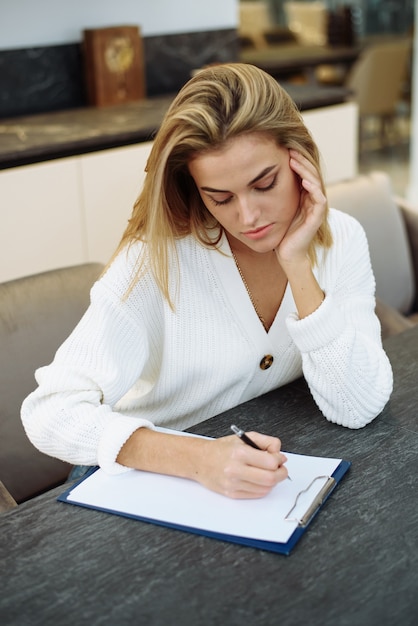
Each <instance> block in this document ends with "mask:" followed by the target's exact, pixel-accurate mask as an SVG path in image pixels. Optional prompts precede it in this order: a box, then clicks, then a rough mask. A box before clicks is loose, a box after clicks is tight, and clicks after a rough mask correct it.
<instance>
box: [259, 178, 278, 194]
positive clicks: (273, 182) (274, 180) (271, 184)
mask: <svg viewBox="0 0 418 626" xmlns="http://www.w3.org/2000/svg"><path fill="white" fill-rule="evenodd" d="M276 184H277V173H276V174H274V176H273V178H272V180H271V182H267V184H266V185H265V186H264V187H254V189H255V190H256V191H261V192H262V193H263V192H265V191H270V189H274V187H275V186H276Z"/></svg>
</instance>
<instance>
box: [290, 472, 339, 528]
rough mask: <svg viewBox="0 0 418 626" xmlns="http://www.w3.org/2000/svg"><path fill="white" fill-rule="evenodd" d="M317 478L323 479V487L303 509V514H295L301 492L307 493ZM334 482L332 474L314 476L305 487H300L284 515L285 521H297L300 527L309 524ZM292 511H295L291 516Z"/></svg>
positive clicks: (334, 484)
mask: <svg viewBox="0 0 418 626" xmlns="http://www.w3.org/2000/svg"><path fill="white" fill-rule="evenodd" d="M317 480H324V481H325V483H324V485H323V487H322V488H321V490H320V491H319V493H318V494H317V495H316V496H315V498H314V499H313V501H312V502H311V503H310V504H309V506H308V508H307V509H306V510H304V511H303V515H302V514H299V515H297V511H298V507H299V500H300V498H301V496H303V494H305V493H308V492H309V490H310V489H311V487H312V486H313V485H314V483H315V482H316V481H317ZM336 484H337V483H336V481H335V479H334V478H332V476H316V478H314V479H313V480H312V481H311V483H310V484H309V485H308V486H307V487H306V489H302V491H300V492H299V493H298V495H297V496H296V500H295V503H294V505H293V506H292V508H291V509H290V511H289V512H288V514H287V515H286V517H285V521H287V522H297V523H298V526H300V527H302V528H303V527H305V526H307V525H308V524H309V522H310V521H311V519H312V518H313V517H314V515H315V513H316V512H317V511H318V509H319V508H320V507H321V505H322V504H323V503H324V502H325V500H326V499H327V498H328V496H329V494H330V493H331V492H332V491H333V489H334V488H335V486H336ZM299 508H300V507H299ZM294 512H295V514H294V516H293V517H291V515H292V513H294Z"/></svg>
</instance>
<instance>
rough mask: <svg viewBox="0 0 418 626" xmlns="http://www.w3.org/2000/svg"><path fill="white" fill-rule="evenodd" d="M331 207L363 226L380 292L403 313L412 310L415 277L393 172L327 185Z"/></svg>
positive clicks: (372, 174)
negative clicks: (397, 200)
mask: <svg viewBox="0 0 418 626" xmlns="http://www.w3.org/2000/svg"><path fill="white" fill-rule="evenodd" d="M327 195H328V202H329V205H330V206H331V207H334V208H336V209H339V210H340V211H344V212H345V213H349V214H350V215H352V216H353V217H355V218H356V219H357V220H358V221H359V222H360V224H361V225H362V226H363V228H364V230H365V232H366V236H367V239H368V242H369V249H370V257H371V262H372V267H373V271H374V274H375V278H376V295H377V297H378V298H379V299H380V300H382V301H383V302H385V303H386V304H387V305H389V306H391V307H393V308H394V309H396V310H397V311H398V312H399V313H403V314H407V313H409V312H410V310H411V308H412V305H413V302H414V297H415V280H414V270H413V264H412V257H411V251H410V247H409V241H408V235H407V230H406V226H405V222H404V220H403V217H402V212H401V210H400V208H399V207H398V206H397V204H396V202H395V200H394V197H393V192H392V187H391V183H390V179H389V176H388V175H387V174H386V173H384V172H372V173H371V174H369V175H362V176H358V177H356V178H354V179H352V180H347V181H344V182H341V183H336V184H335V185H331V186H329V187H328V188H327Z"/></svg>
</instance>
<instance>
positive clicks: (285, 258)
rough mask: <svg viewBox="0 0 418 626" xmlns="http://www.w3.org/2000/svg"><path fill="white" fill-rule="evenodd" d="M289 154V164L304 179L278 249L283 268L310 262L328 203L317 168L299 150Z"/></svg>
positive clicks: (301, 179)
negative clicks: (294, 208)
mask: <svg viewBox="0 0 418 626" xmlns="http://www.w3.org/2000/svg"><path fill="white" fill-rule="evenodd" d="M289 156H290V161H289V165H290V167H291V168H292V170H293V171H294V172H295V173H296V174H297V175H298V177H299V178H300V201H299V207H298V210H297V212H296V215H295V217H294V219H293V221H292V223H291V224H290V226H289V229H288V230H287V232H286V235H285V236H284V237H283V239H282V241H281V242H280V244H279V246H278V247H277V248H276V253H277V257H278V260H279V262H280V264H281V265H282V267H284V266H286V264H289V263H290V264H292V265H293V264H294V263H295V262H298V261H300V262H306V259H307V253H308V250H309V246H310V244H311V242H312V240H313V238H314V237H315V235H316V233H317V231H318V229H319V227H320V226H321V224H322V222H323V220H324V216H325V211H326V206H327V204H326V202H327V201H326V197H325V195H324V193H323V191H322V188H321V180H320V177H319V174H318V171H317V169H316V168H315V167H314V166H313V165H312V164H311V163H310V162H309V161H308V160H307V159H306V158H305V157H303V156H302V155H301V154H300V153H299V152H297V151H296V150H289Z"/></svg>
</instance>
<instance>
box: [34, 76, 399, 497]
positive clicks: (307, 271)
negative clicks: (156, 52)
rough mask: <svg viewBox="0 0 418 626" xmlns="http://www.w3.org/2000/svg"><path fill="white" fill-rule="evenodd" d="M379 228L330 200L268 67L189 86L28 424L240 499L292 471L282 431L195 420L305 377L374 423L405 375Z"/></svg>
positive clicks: (66, 444) (329, 401) (48, 371)
mask: <svg viewBox="0 0 418 626" xmlns="http://www.w3.org/2000/svg"><path fill="white" fill-rule="evenodd" d="M374 305H375V301H374V278H373V274H372V270H371V266H370V260H369V254H368V247H367V242H366V239H365V235H364V232H363V230H362V229H361V227H360V226H359V224H358V223H357V222H356V221H355V220H354V219H353V218H351V217H349V216H347V215H345V214H342V213H340V212H338V211H334V210H330V211H328V208H327V201H326V197H325V192H324V184H323V180H322V177H321V173H320V165H319V155H318V150H317V147H316V146H315V143H314V142H313V140H312V138H311V136H310V134H309V132H308V131H307V129H306V128H305V126H304V123H303V120H302V118H301V116H300V114H299V112H298V111H297V109H296V107H295V105H294V103H293V102H292V100H291V99H290V98H289V96H288V95H287V94H286V92H285V91H284V90H283V89H282V88H281V87H280V85H279V84H278V83H277V82H276V81H275V80H274V79H273V78H272V77H270V76H269V75H268V74H266V73H264V72H262V71H261V70H259V69H257V68H255V67H252V66H250V65H245V64H229V65H220V66H216V67H212V68H209V69H206V70H204V71H202V72H200V73H199V74H197V75H196V76H195V77H194V78H192V79H191V80H190V81H189V82H188V83H187V84H186V85H185V86H184V87H183V89H182V90H181V91H180V92H179V94H178V95H177V97H176V98H175V100H174V101H173V103H172V105H171V107H170V109H169V111H168V112H167V114H166V116H165V119H164V120H163V123H162V125H161V128H160V130H159V132H158V134H157V136H156V138H155V141H154V144H153V148H152V151H151V154H150V157H149V161H148V164H147V176H146V180H145V183H144V187H143V191H142V193H141V195H140V197H139V198H138V200H137V202H136V204H135V207H134V210H133V213H132V217H131V219H130V221H129V224H128V227H127V229H126V231H125V233H124V235H123V237H122V240H121V243H120V245H119V247H118V250H117V251H116V253H115V255H114V257H113V259H112V261H111V263H110V264H109V266H108V268H107V270H106V272H105V273H104V275H103V276H102V277H101V279H100V280H99V281H98V282H97V283H96V284H95V286H94V287H93V289H92V292H91V305H90V307H89V309H88V310H87V312H86V314H85V315H84V317H83V318H82V320H81V321H80V323H79V324H78V326H77V327H76V329H75V330H74V331H73V333H72V334H71V336H70V337H69V338H68V339H67V341H66V342H65V343H64V344H63V346H62V347H61V348H60V349H59V350H58V352H57V354H56V357H55V359H54V362H53V363H52V364H51V365H49V366H47V367H43V368H40V369H39V370H38V371H37V372H36V379H37V381H38V384H39V387H38V389H37V390H36V391H34V392H33V393H32V394H31V395H30V396H29V397H28V398H27V399H26V400H25V402H24V404H23V407H22V419H23V423H24V426H25V429H26V431H27V433H28V436H29V438H30V439H31V440H32V442H33V443H34V445H36V446H37V447H38V448H39V449H41V450H42V451H44V452H45V453H47V454H50V455H52V456H56V457H59V458H61V459H65V460H67V461H69V462H71V463H74V464H86V465H96V464H99V465H100V466H101V467H102V468H103V469H105V470H106V471H108V472H113V473H115V472H122V471H127V468H137V469H143V470H148V471H154V472H160V473H167V474H172V475H176V476H183V477H186V478H190V479H194V480H197V481H199V482H200V483H202V484H203V485H205V486H206V487H208V488H209V489H212V490H214V491H217V492H219V493H223V494H225V495H228V496H230V497H234V498H256V497H262V496H263V495H265V494H267V493H268V492H269V491H270V490H271V489H272V488H273V487H274V485H276V484H277V483H278V482H279V481H281V480H283V479H285V478H286V477H287V470H286V467H285V461H286V458H285V456H284V455H283V454H282V453H281V451H280V440H279V439H277V438H275V437H270V436H267V435H262V434H260V433H257V432H253V433H251V436H252V438H253V440H254V442H255V443H256V444H257V445H258V446H259V447H260V448H262V450H256V449H253V448H252V447H250V446H246V445H244V444H243V442H242V441H240V439H239V438H238V437H235V436H234V435H231V436H229V437H223V438H220V439H217V440H207V439H199V438H192V437H179V436H176V435H175V434H170V433H167V432H161V430H158V429H155V425H158V426H163V427H168V428H174V429H184V428H187V427H189V426H191V425H192V424H195V423H198V422H199V421H202V420H204V419H206V418H208V417H211V416H214V415H216V414H219V413H220V412H222V411H225V410H226V409H228V408H230V407H233V406H236V405H238V404H240V403H242V402H244V401H246V400H248V399H250V398H252V397H255V396H257V395H260V394H262V393H265V392H267V391H269V390H271V389H274V388H276V387H279V386H280V385H283V384H285V383H287V382H289V381H291V380H293V379H295V378H296V377H299V376H301V375H302V374H303V375H304V376H305V378H306V380H307V382H308V384H309V387H310V389H311V392H312V395H313V397H314V399H315V401H316V402H317V404H318V406H319V408H320V409H321V411H322V412H323V414H324V415H325V417H326V418H327V419H328V420H329V421H331V422H334V423H337V424H341V425H343V426H347V427H349V428H361V427H363V426H365V425H366V424H367V423H368V422H370V421H371V420H372V419H373V418H374V417H375V416H376V415H378V414H379V413H380V411H381V410H382V409H383V407H384V405H385V404H386V402H387V400H388V398H389V396H390V393H391V390H392V372H391V367H390V364H389V362H388V359H387V357H386V355H385V353H384V351H383V349H382V345H381V339H380V326H379V322H378V320H377V318H376V316H375V313H374Z"/></svg>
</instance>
